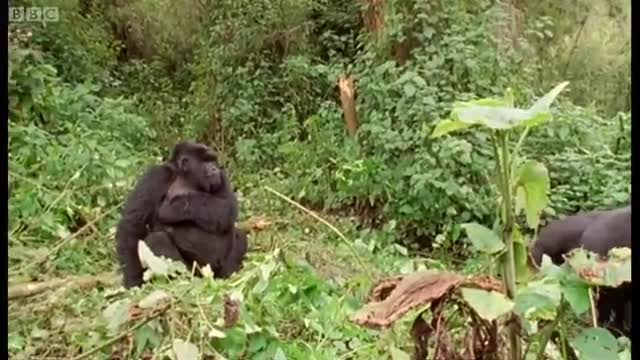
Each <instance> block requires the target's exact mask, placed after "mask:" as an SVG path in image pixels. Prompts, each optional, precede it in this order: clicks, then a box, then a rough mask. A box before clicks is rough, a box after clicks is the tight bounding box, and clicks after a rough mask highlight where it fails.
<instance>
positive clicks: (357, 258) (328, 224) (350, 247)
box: [264, 186, 370, 273]
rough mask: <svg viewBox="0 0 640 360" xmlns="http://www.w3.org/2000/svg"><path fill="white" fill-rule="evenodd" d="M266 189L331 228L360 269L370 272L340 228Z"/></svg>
mask: <svg viewBox="0 0 640 360" xmlns="http://www.w3.org/2000/svg"><path fill="white" fill-rule="evenodd" d="M264 188H265V189H266V190H267V191H269V192H271V193H273V194H274V195H276V196H278V197H279V198H281V199H283V200H284V201H286V202H288V203H289V204H291V205H293V206H295V207H297V208H298V209H300V210H302V211H304V212H305V213H307V215H309V216H311V217H312V218H314V219H316V220H318V221H320V222H321V223H323V224H324V225H326V226H327V227H328V228H329V229H331V230H332V231H333V232H335V233H336V234H337V235H338V237H340V239H342V240H343V241H344V243H345V245H346V246H347V247H348V248H349V250H350V251H351V253H352V254H353V257H354V258H356V260H357V261H358V262H359V263H360V266H361V268H362V270H364V271H366V272H368V273H369V272H370V271H368V270H366V269H367V268H366V266H365V264H364V261H363V260H362V259H361V258H360V256H358V253H357V252H356V249H354V247H353V246H352V245H351V243H350V242H349V239H347V237H346V236H344V235H343V234H342V233H341V232H340V230H338V229H337V228H336V227H335V226H333V225H331V224H330V223H329V222H328V221H327V220H325V219H323V218H321V217H320V216H319V215H318V214H316V213H315V212H314V211H312V210H309V209H307V208H306V207H304V206H302V205H300V204H299V203H297V202H295V201H294V200H291V199H289V198H288V197H286V196H285V195H283V194H281V193H279V192H277V191H276V190H274V189H272V188H270V187H268V186H265V187H264Z"/></svg>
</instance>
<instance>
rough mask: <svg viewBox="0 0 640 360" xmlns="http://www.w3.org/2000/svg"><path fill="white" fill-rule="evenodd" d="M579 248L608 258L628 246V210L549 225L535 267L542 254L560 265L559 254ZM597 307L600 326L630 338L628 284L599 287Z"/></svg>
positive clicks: (595, 213)
mask: <svg viewBox="0 0 640 360" xmlns="http://www.w3.org/2000/svg"><path fill="white" fill-rule="evenodd" d="M580 247H583V248H584V249H585V250H589V251H592V252H595V253H597V254H600V255H607V254H608V252H609V250H611V249H612V248H615V247H631V207H625V208H621V209H614V210H608V211H592V212H587V213H580V214H576V215H573V216H569V217H566V218H564V219H561V220H556V221H553V222H551V223H549V224H548V225H547V226H546V227H545V228H544V229H542V231H540V234H539V235H538V240H537V241H536V242H535V244H534V246H533V249H532V257H533V260H534V261H535V262H536V264H537V265H540V263H541V262H542V255H543V254H546V255H547V256H549V257H550V258H551V260H552V261H553V263H555V264H561V263H563V262H564V258H563V257H562V255H564V254H566V253H568V252H569V251H571V250H573V249H576V248H580ZM597 307H598V314H599V318H600V321H601V322H602V323H603V324H605V325H608V326H609V327H610V328H613V329H615V330H617V331H619V332H621V333H623V334H624V335H626V336H629V334H630V333H631V284H629V283H625V284H622V286H620V287H618V288H601V289H600V298H599V300H598V304H597Z"/></svg>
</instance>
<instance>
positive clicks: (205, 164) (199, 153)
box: [178, 147, 225, 194]
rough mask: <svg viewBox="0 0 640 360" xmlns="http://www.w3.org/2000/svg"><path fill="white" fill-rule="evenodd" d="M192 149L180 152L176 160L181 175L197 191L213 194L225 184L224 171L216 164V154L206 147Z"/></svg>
mask: <svg viewBox="0 0 640 360" xmlns="http://www.w3.org/2000/svg"><path fill="white" fill-rule="evenodd" d="M192 150H193V151H189V152H188V153H186V154H182V155H181V156H180V158H179V160H178V164H179V169H180V172H181V173H182V175H183V176H184V177H185V178H186V179H187V181H188V182H189V183H190V184H191V185H192V186H193V187H195V188H196V189H198V190H199V191H203V192H208V193H211V194H213V193H216V192H217V191H219V190H221V188H222V187H223V186H224V184H225V181H224V180H225V173H224V170H222V169H221V168H220V166H219V165H218V161H217V160H218V158H217V156H216V154H215V153H214V152H213V151H211V150H209V149H208V148H206V147H202V148H199V147H198V148H194V149H192Z"/></svg>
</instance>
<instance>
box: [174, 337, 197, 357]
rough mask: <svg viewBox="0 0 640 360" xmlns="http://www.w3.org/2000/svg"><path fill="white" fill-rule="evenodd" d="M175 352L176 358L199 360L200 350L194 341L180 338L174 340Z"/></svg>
mask: <svg viewBox="0 0 640 360" xmlns="http://www.w3.org/2000/svg"><path fill="white" fill-rule="evenodd" d="M173 352H174V353H175V354H176V360H199V359H200V351H199V350H198V347H197V346H195V345H193V344H192V343H190V342H188V341H184V340H180V339H175V340H173Z"/></svg>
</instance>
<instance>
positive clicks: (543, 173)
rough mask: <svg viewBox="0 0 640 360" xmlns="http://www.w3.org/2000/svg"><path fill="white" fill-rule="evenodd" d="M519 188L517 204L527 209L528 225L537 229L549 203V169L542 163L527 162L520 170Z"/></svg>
mask: <svg viewBox="0 0 640 360" xmlns="http://www.w3.org/2000/svg"><path fill="white" fill-rule="evenodd" d="M517 186H518V192H517V200H518V201H517V203H519V204H520V205H519V206H522V207H523V208H524V209H525V213H526V217H527V225H528V226H529V227H530V228H532V229H535V228H537V227H538V221H539V219H540V214H541V213H542V211H543V210H544V209H545V208H546V207H547V202H548V197H547V193H548V191H549V189H550V184H549V172H548V171H547V168H546V167H545V166H544V164H542V163H540V162H537V161H533V160H530V161H527V162H526V163H524V164H522V166H520V168H519V169H518V182H517ZM519 206H518V207H519Z"/></svg>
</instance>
